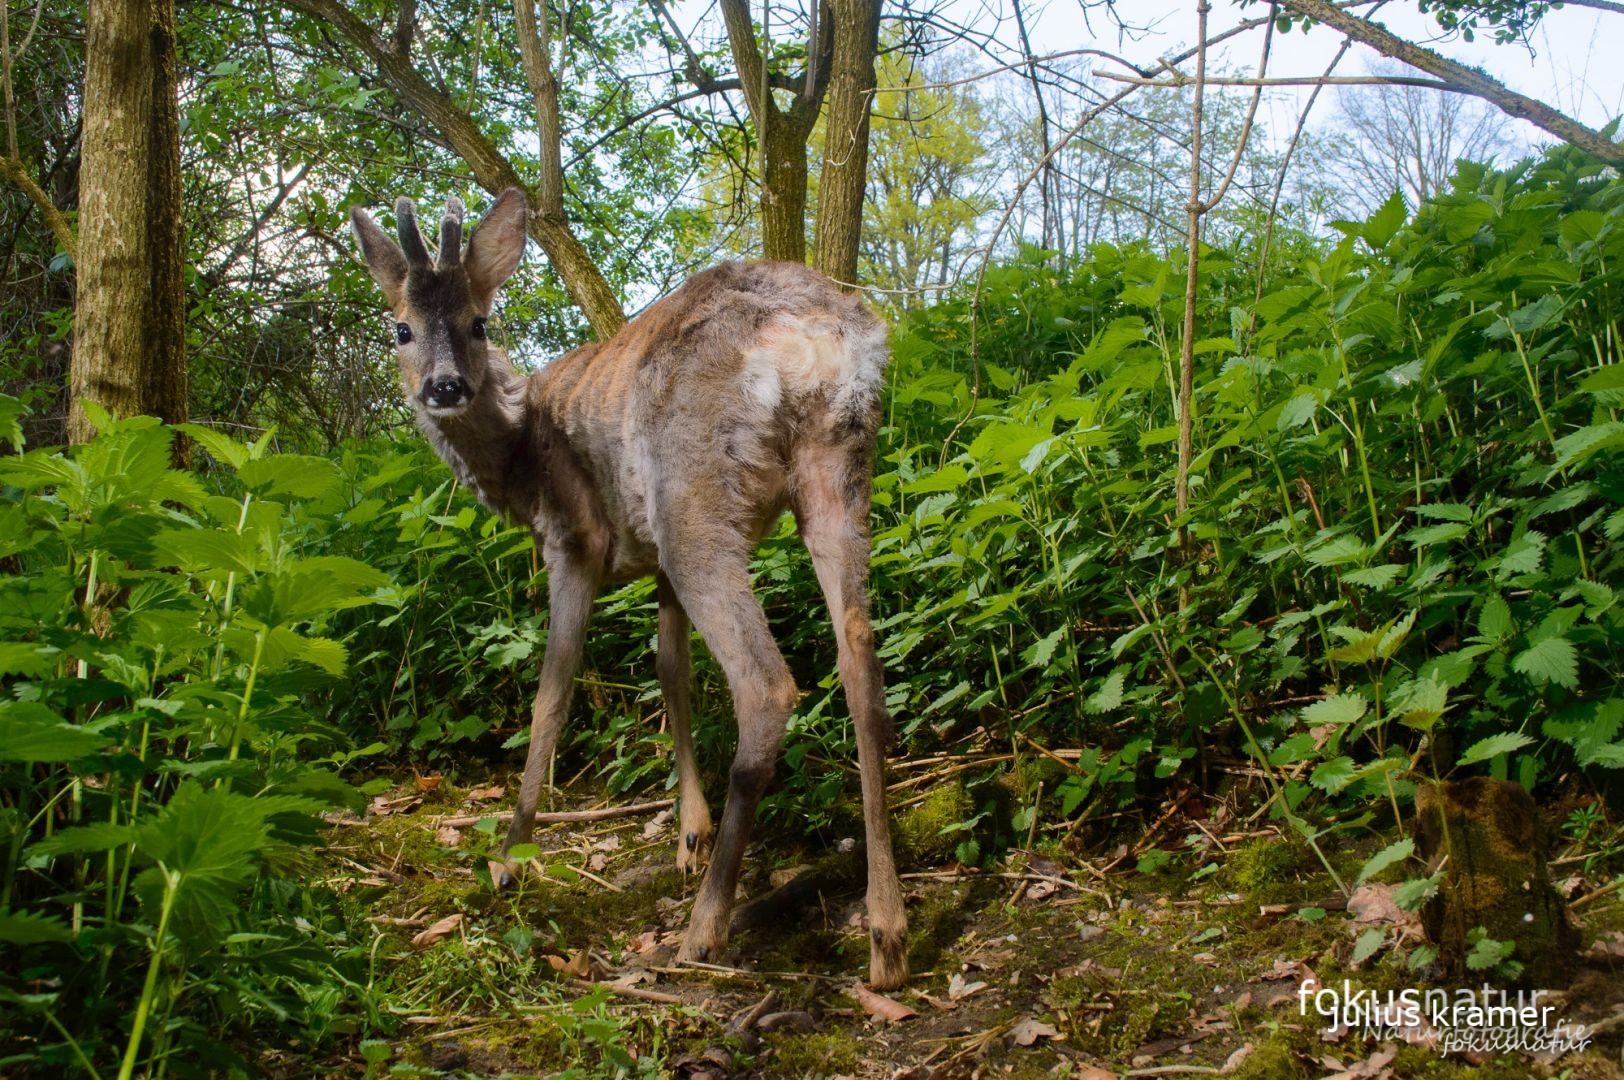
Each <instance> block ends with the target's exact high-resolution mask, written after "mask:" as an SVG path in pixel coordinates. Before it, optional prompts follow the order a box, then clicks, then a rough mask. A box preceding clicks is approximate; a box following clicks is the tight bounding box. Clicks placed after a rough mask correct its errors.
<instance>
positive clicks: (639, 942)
mask: <svg viewBox="0 0 1624 1080" xmlns="http://www.w3.org/2000/svg"><path fill="white" fill-rule="evenodd" d="M659 943H660V932H659V931H658V930H645V931H643V932H642V933H641V934H638V935H637V936H636V937H634V938H632V939H631V940H630V941H628V942H627V943H626V951H627V952H629V953H646V952H648V951H649V950H650V949H652V948H654V946H656V945H658V944H659Z"/></svg>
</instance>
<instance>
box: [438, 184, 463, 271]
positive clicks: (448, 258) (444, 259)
mask: <svg viewBox="0 0 1624 1080" xmlns="http://www.w3.org/2000/svg"><path fill="white" fill-rule="evenodd" d="M439 260H440V263H439V265H440V269H441V270H449V269H450V268H451V267H453V266H456V265H457V264H458V263H460V262H461V261H462V200H461V199H459V198H457V197H456V196H455V195H453V196H451V197H450V198H449V199H447V200H446V201H445V216H444V217H442V218H441V219H440V253H439Z"/></svg>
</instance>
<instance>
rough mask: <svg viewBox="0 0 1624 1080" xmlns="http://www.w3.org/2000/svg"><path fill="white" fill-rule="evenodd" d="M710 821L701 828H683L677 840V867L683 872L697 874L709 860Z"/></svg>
mask: <svg viewBox="0 0 1624 1080" xmlns="http://www.w3.org/2000/svg"><path fill="white" fill-rule="evenodd" d="M709 825H710V823H709V822H708V821H707V822H705V823H704V827H703V828H696V829H685V830H683V833H682V836H681V837H680V838H679V839H678V840H677V869H678V870H680V871H682V872H683V873H684V874H697V873H699V872H700V871H701V870H703V869H705V864H706V863H707V862H709V861H710V848H711V830H710V827H709Z"/></svg>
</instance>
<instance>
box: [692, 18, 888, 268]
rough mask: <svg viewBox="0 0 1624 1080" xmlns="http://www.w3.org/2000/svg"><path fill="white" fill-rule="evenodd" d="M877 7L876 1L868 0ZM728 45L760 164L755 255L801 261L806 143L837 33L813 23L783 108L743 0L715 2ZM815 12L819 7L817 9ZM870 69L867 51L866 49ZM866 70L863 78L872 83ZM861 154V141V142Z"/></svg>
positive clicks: (823, 90) (820, 103)
mask: <svg viewBox="0 0 1624 1080" xmlns="http://www.w3.org/2000/svg"><path fill="white" fill-rule="evenodd" d="M871 2H875V3H877V2H878V0H871ZM721 7H722V17H723V19H724V20H725V21H726V23H727V40H728V46H729V48H730V50H731V51H732V53H733V63H734V65H735V66H736V67H737V68H738V70H739V83H740V85H741V87H742V89H743V91H744V101H745V104H746V105H747V106H748V107H749V109H750V119H751V120H753V121H754V122H755V125H756V136H757V141H758V142H759V143H760V144H761V153H762V158H763V160H764V163H763V166H762V170H761V248H762V250H761V254H762V257H763V258H766V259H779V260H783V261H785V262H798V263H804V262H806V140H807V136H809V135H811V134H812V125H813V124H814V123H816V122H817V119H818V110H819V109H821V108H822V106H823V98H824V94H825V93H826V91H827V90H828V87H829V68H830V57H829V54H830V52H831V51H832V50H833V41H834V38H835V35H836V33H838V31H835V30H832V29H831V28H830V27H829V26H828V25H827V24H828V23H829V22H831V21H834V20H833V19H831V18H825V19H824V20H822V25H819V23H818V21H816V20H814V23H813V28H812V33H811V35H810V36H811V40H810V41H808V42H807V58H808V59H807V69H806V71H805V73H804V74H803V76H802V84H801V88H800V90H799V91H798V92H796V93H795V97H794V99H793V100H792V101H791V102H790V104H789V106H788V107H787V108H783V109H780V108H779V107H778V103H777V102H776V101H774V100H773V95H772V89H771V88H770V87H769V85H768V83H769V81H770V76H769V72H768V70H767V65H766V61H765V60H764V59H763V58H762V55H761V49H760V48H759V47H758V46H757V45H756V28H755V24H754V23H752V22H751V21H750V9H749V7H748V6H747V4H746V0H721ZM820 10H821V8H820ZM869 57H870V64H869V66H870V68H871V69H872V67H873V63H872V58H873V50H872V49H870V51H869ZM873 77H874V76H873V73H872V70H871V71H870V74H869V79H870V82H871V85H872V80H873ZM865 150H866V143H865Z"/></svg>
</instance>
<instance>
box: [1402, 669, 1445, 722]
mask: <svg viewBox="0 0 1624 1080" xmlns="http://www.w3.org/2000/svg"><path fill="white" fill-rule="evenodd" d="M1387 705H1388V711H1389V714H1390V715H1391V716H1393V717H1395V718H1397V719H1398V721H1399V722H1400V723H1403V724H1406V725H1408V726H1409V727H1413V728H1417V729H1419V730H1421V731H1430V730H1431V729H1432V726H1433V725H1434V724H1436V723H1437V722H1438V721H1439V719H1441V718H1442V717H1443V715H1444V713H1445V712H1447V711H1448V709H1449V687H1448V686H1446V685H1444V683H1443V682H1441V681H1440V680H1438V679H1435V678H1431V677H1427V678H1420V677H1418V678H1414V679H1406V680H1405V681H1404V682H1402V683H1400V684H1399V685H1398V688H1397V689H1395V690H1394V691H1393V695H1392V697H1390V698H1389V699H1388V702H1387Z"/></svg>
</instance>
